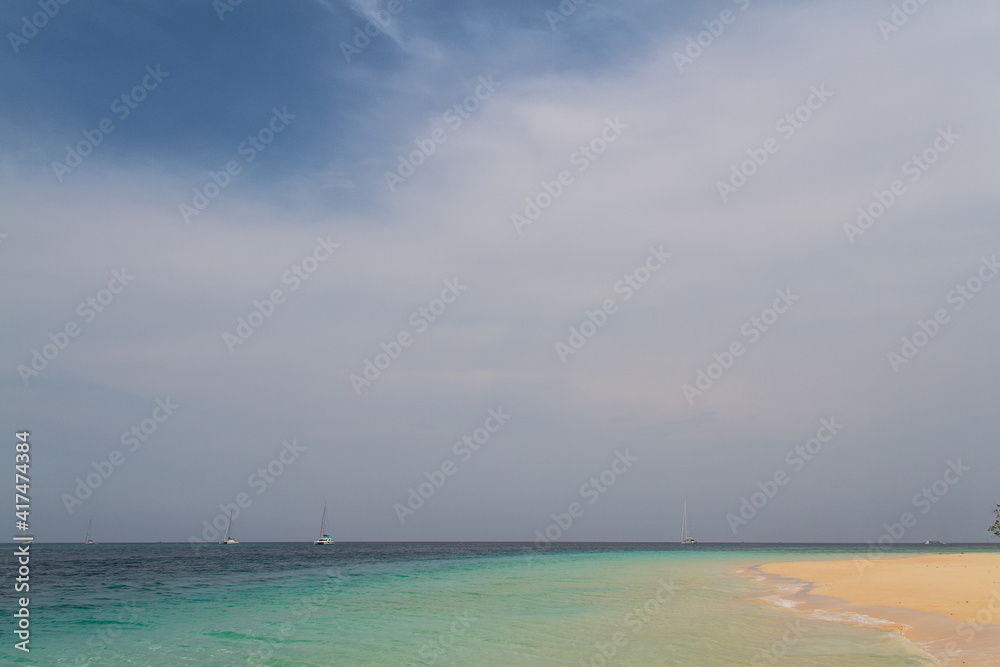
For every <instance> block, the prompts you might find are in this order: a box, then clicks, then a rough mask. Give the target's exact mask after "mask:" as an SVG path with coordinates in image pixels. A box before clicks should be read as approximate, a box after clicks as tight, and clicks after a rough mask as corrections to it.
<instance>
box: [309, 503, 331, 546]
mask: <svg viewBox="0 0 1000 667" xmlns="http://www.w3.org/2000/svg"><path fill="white" fill-rule="evenodd" d="M326 530H327V528H326V504H324V505H323V520H322V521H320V522H319V539H318V540H316V541H315V542H313V544H333V538H332V537H330V536H329V535H328V534H327V532H326Z"/></svg>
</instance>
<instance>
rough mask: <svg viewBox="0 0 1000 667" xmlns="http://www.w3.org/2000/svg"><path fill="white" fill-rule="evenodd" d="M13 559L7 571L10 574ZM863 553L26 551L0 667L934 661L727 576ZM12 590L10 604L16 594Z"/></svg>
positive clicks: (239, 548)
mask: <svg viewBox="0 0 1000 667" xmlns="http://www.w3.org/2000/svg"><path fill="white" fill-rule="evenodd" d="M980 548H981V549H982V550H987V549H988V548H986V547H980ZM958 550H961V551H974V550H978V549H977V548H976V547H961V548H958ZM992 550H993V551H995V547H994V548H993V549H992ZM7 551H8V555H7V556H6V558H5V560H6V567H5V572H6V573H7V574H8V575H9V574H10V573H12V572H14V571H15V569H16V567H15V566H14V565H13V562H14V561H13V559H12V557H11V556H10V553H11V552H13V548H10V549H8V550H7ZM950 551H952V548H950V547H916V546H914V547H899V548H895V549H894V550H893V553H898V554H904V553H910V552H912V553H942V552H944V553H948V552H950ZM861 552H862V547H858V546H855V547H850V546H817V545H731V544H728V545H697V546H685V547H681V546H680V545H663V544H611V543H604V544H553V545H552V546H550V547H548V548H544V549H539V548H535V547H533V546H532V545H530V544H511V543H420V544H403V543H365V544H336V545H332V546H325V547H324V546H314V545H312V544H301V543H295V544H239V545H232V546H219V545H209V546H202V547H201V548H200V549H199V550H198V551H195V549H194V548H193V547H192V546H191V545H187V544H98V545H96V546H83V545H33V546H32V560H31V567H32V572H31V577H32V579H31V592H30V598H31V620H32V625H31V631H32V634H31V643H30V646H31V653H30V654H25V653H23V652H21V651H17V650H14V648H13V644H14V641H15V640H14V639H13V632H12V630H13V627H12V624H11V621H10V620H8V621H7V625H8V630H7V631H6V632H5V633H4V635H5V637H6V639H5V640H4V642H3V646H2V647H0V664H34V665H154V666H159V665H170V666H177V665H274V666H279V665H280V666H292V665H295V666H305V665H344V666H364V665H567V666H570V665H571V666H575V667H576V666H581V665H584V666H593V667H600V666H603V665H686V666H699V665H713V666H715V665H753V666H756V665H779V664H781V665H789V666H792V665H794V666H802V665H807V666H808V665H817V666H818V665H839V666H842V665H859V666H864V665H872V666H875V665H879V666H888V665H933V664H937V663H936V662H935V661H934V660H933V659H932V658H930V657H929V656H927V655H926V654H924V653H922V652H921V651H920V650H919V648H918V647H916V646H914V645H912V644H910V643H909V642H907V641H906V640H905V639H903V638H902V637H901V636H900V635H899V634H898V633H895V632H891V631H888V630H886V629H884V628H879V627H877V626H872V627H865V626H863V625H857V624H850V623H843V622H830V621H824V620H819V619H816V618H811V617H808V616H805V615H803V614H801V613H797V612H795V611H794V610H791V609H788V608H785V607H782V606H781V605H780V604H775V603H774V602H775V600H774V599H773V598H772V597H771V596H772V594H773V589H772V588H769V586H768V585H767V584H766V583H765V582H762V581H760V580H758V579H755V578H754V577H752V576H742V575H740V574H736V573H737V572H738V571H739V570H742V569H743V568H744V567H746V566H748V565H754V564H757V563H763V562H773V561H777V560H806V559H816V558H829V557H831V556H833V557H850V556H851V555H852V554H859V553H861ZM9 579H10V577H9V576H5V580H7V581H5V587H4V588H5V590H7V591H10V590H12V589H13V585H12V582H10V581H9ZM766 598H770V599H766ZM5 600H6V601H7V603H8V604H6V605H5V607H7V608H8V609H11V610H12V609H13V607H14V605H13V602H12V598H11V594H8V595H7V596H6V598H5ZM779 602H780V601H779ZM7 617H8V619H10V618H11V617H10V616H9V615H7Z"/></svg>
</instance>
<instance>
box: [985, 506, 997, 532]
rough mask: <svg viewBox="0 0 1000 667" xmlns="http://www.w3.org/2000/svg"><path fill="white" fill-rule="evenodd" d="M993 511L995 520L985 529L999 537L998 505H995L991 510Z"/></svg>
mask: <svg viewBox="0 0 1000 667" xmlns="http://www.w3.org/2000/svg"><path fill="white" fill-rule="evenodd" d="M993 513H994V514H996V515H997V520H996V521H995V522H994V523H993V525H992V526H990V527H989V528H987V530H988V531H990V532H991V533H993V534H994V535H996V536H997V537H1000V505H997V507H996V509H995V510H993Z"/></svg>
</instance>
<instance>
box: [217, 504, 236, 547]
mask: <svg viewBox="0 0 1000 667" xmlns="http://www.w3.org/2000/svg"><path fill="white" fill-rule="evenodd" d="M232 530H233V512H232V510H230V511H229V525H228V526H226V537H225V539H223V540H222V541H221V542H219V544H239V542H237V541H236V540H234V539H233V538H232Z"/></svg>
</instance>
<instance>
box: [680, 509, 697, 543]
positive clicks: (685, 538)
mask: <svg viewBox="0 0 1000 667" xmlns="http://www.w3.org/2000/svg"><path fill="white" fill-rule="evenodd" d="M681 544H698V540H696V539H694V538H693V537H691V536H690V535H688V504H687V503H684V520H683V521H682V522H681Z"/></svg>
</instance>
